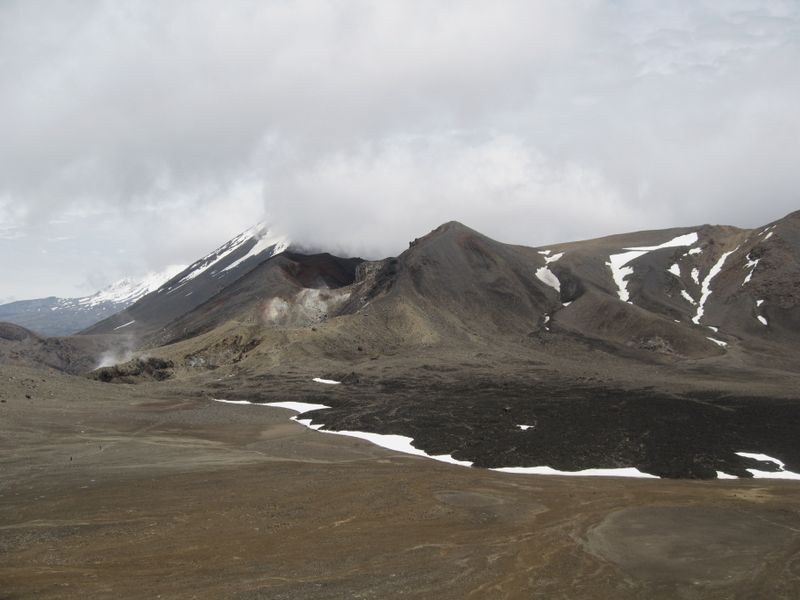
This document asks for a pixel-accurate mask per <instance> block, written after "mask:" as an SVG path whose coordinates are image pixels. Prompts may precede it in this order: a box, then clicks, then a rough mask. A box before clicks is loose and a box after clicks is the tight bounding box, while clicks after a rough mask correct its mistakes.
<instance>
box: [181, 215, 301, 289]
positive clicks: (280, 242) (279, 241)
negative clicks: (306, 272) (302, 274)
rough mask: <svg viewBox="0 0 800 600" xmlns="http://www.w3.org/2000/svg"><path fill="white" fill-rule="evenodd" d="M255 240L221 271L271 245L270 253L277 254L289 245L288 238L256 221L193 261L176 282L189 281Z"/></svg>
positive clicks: (238, 263) (236, 265)
mask: <svg viewBox="0 0 800 600" xmlns="http://www.w3.org/2000/svg"><path fill="white" fill-rule="evenodd" d="M251 240H255V243H254V244H253V246H252V247H251V248H250V250H249V251H248V252H247V254H245V255H244V256H242V257H241V258H239V259H237V260H235V261H234V262H232V263H231V264H229V265H227V266H226V267H225V268H224V269H222V271H228V270H230V269H233V268H235V267H238V266H239V265H240V264H242V263H243V262H244V261H246V260H247V259H248V258H251V257H253V256H256V255H258V254H260V253H261V252H263V251H264V250H267V249H269V248H270V247H272V246H275V248H274V250H273V252H272V254H273V255H275V254H279V253H281V252H283V251H284V250H286V248H288V247H289V240H288V239H287V238H286V237H285V236H282V235H278V234H274V233H272V231H271V230H270V229H269V228H268V227H267V226H266V224H264V223H258V224H257V225H254V226H253V227H251V228H250V229H248V230H247V231H243V232H242V233H240V234H239V235H237V236H236V237H235V238H233V239H232V240H230V241H229V242H226V243H225V244H223V245H222V246H220V247H219V248H217V249H216V250H214V251H213V252H211V253H210V254H207V255H206V256H204V257H203V258H201V259H200V260H198V261H196V262H195V263H193V264H192V265H191V266H190V267H189V268H190V269H191V270H190V271H189V273H188V274H187V275H185V276H184V277H182V278H181V280H180V281H179V282H178V283H179V284H184V283H186V282H187V281H190V280H192V279H194V278H195V277H197V276H198V275H200V274H202V273H204V272H206V271H208V270H209V269H210V268H211V267H213V266H214V265H216V264H218V263H219V262H221V261H222V260H224V259H225V258H226V257H227V256H229V255H230V254H232V253H233V252H235V251H236V250H238V249H239V248H241V247H242V246H243V245H245V244H246V243H247V242H249V241H251Z"/></svg>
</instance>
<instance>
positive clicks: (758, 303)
mask: <svg viewBox="0 0 800 600" xmlns="http://www.w3.org/2000/svg"><path fill="white" fill-rule="evenodd" d="M762 304H764V301H763V300H756V307H759V306H761V305H762Z"/></svg>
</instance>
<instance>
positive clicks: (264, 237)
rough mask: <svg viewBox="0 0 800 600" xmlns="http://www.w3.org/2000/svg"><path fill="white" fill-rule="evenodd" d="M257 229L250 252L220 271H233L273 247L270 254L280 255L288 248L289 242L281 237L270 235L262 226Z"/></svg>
mask: <svg viewBox="0 0 800 600" xmlns="http://www.w3.org/2000/svg"><path fill="white" fill-rule="evenodd" d="M258 227H259V229H258V230H257V231H255V232H254V234H253V237H256V238H257V239H258V241H257V242H256V244H255V246H253V247H252V248H250V251H249V252H248V253H247V254H245V255H244V256H243V257H242V258H240V259H238V260H236V261H234V262H232V263H231V264H229V265H228V266H227V267H225V268H224V269H222V270H223V271H229V270H231V269H235V268H236V267H238V266H239V265H240V264H242V263H243V262H244V261H246V260H247V259H249V258H251V257H253V256H257V255H259V254H261V253H262V252H263V251H264V250H267V249H268V248H270V247H272V246H275V249H274V250H273V251H272V254H280V253H281V252H283V251H284V250H286V248H288V247H289V242H288V241H287V240H286V238H285V237H283V236H276V235H271V234H270V231H269V229H266V228H265V227H264V226H263V225H260V226H258Z"/></svg>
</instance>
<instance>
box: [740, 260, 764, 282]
mask: <svg viewBox="0 0 800 600" xmlns="http://www.w3.org/2000/svg"><path fill="white" fill-rule="evenodd" d="M759 260H761V259H759V258H756V259H755V260H752V259H751V258H750V254H749V253H748V254H747V263H746V264H745V266H744V268H745V269H750V272H749V273H748V274H747V276H746V277H745V278H744V281H743V282H742V286H744V285H745V284H746V283H750V280H751V279H752V278H753V273H754V272H755V270H756V267H757V266H758V261H759Z"/></svg>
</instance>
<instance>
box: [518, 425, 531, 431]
mask: <svg viewBox="0 0 800 600" xmlns="http://www.w3.org/2000/svg"><path fill="white" fill-rule="evenodd" d="M517 427H519V428H520V429H522V431H528V429H533V428H534V427H535V425H517Z"/></svg>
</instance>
